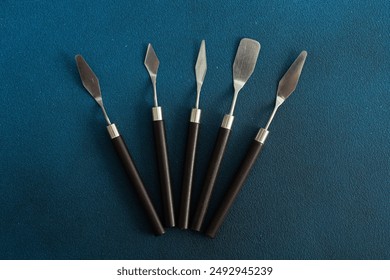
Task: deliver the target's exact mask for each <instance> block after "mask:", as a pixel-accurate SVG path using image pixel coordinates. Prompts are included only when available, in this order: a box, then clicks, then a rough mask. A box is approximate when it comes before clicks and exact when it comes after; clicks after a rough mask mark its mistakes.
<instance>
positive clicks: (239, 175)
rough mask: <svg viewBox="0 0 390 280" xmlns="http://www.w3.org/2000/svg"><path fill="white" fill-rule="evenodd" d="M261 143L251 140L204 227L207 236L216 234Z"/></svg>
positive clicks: (247, 173)
mask: <svg viewBox="0 0 390 280" xmlns="http://www.w3.org/2000/svg"><path fill="white" fill-rule="evenodd" d="M263 145H264V144H262V143H260V142H258V141H256V140H253V142H252V144H251V146H250V148H249V150H248V152H247V154H246V156H245V158H244V160H243V161H242V163H241V165H240V167H239V169H238V171H237V172H236V174H235V176H234V179H233V182H232V184H231V185H230V187H229V189H228V191H227V192H226V194H225V196H224V198H223V200H222V203H221V204H220V205H219V208H218V210H217V212H216V213H215V215H214V216H213V218H212V220H211V222H210V224H209V226H208V227H207V229H206V234H207V235H208V236H210V237H212V238H214V237H215V235H216V234H217V231H218V229H219V227H220V226H221V225H222V223H223V221H224V219H225V217H226V215H227V213H228V211H229V209H230V207H231V206H232V204H233V202H234V200H235V199H236V197H237V195H238V193H239V192H240V190H241V188H242V186H243V185H244V182H245V180H246V178H247V177H248V175H249V172H250V170H251V169H252V166H253V164H254V163H255V161H256V159H257V157H258V156H259V154H260V152H261V150H262V148H263Z"/></svg>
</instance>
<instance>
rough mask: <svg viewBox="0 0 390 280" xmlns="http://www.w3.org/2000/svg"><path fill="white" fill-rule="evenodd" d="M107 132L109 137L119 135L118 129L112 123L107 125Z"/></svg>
mask: <svg viewBox="0 0 390 280" xmlns="http://www.w3.org/2000/svg"><path fill="white" fill-rule="evenodd" d="M107 130H108V134H110V137H111V139H114V138H116V137H119V136H120V134H119V131H118V129H117V128H116V125H115V124H114V123H112V124H110V125H108V126H107Z"/></svg>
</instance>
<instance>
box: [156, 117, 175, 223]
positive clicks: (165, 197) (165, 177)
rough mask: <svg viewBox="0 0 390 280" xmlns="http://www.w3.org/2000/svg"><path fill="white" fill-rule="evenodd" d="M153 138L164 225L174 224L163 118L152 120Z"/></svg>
mask: <svg viewBox="0 0 390 280" xmlns="http://www.w3.org/2000/svg"><path fill="white" fill-rule="evenodd" d="M153 131H154V140H155V145H156V154H157V163H158V171H159V175H160V186H161V197H162V203H163V208H164V218H165V225H166V226H167V227H174V226H175V214H174V210H173V198H172V187H171V176H170V172H169V162H168V149H167V140H166V137H165V126H164V121H163V120H158V121H153Z"/></svg>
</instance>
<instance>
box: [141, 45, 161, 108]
mask: <svg viewBox="0 0 390 280" xmlns="http://www.w3.org/2000/svg"><path fill="white" fill-rule="evenodd" d="M144 64H145V67H146V69H147V70H148V72H149V76H150V79H151V80H152V84H153V98H154V107H158V101H157V87H156V77H157V71H158V66H159V65H160V61H159V60H158V58H157V55H156V53H155V52H154V49H153V47H152V44H149V45H148V50H147V51H146V56H145V61H144Z"/></svg>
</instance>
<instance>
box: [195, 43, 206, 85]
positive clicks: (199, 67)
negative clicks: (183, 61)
mask: <svg viewBox="0 0 390 280" xmlns="http://www.w3.org/2000/svg"><path fill="white" fill-rule="evenodd" d="M206 71H207V60H206V44H205V41H204V40H202V43H201V45H200V49H199V53H198V59H197V60H196V65H195V75H196V83H197V84H198V86H202V84H203V81H204V77H205V75H206Z"/></svg>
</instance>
